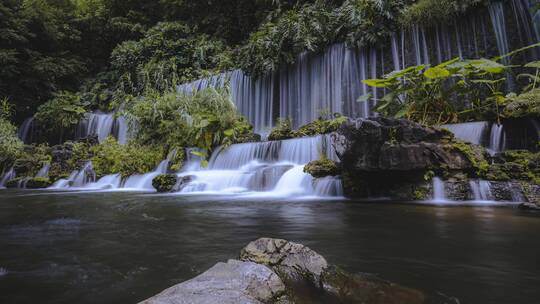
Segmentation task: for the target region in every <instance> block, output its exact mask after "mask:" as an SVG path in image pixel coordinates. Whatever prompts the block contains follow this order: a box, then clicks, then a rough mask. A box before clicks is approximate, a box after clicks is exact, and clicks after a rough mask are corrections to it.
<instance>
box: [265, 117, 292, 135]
mask: <svg viewBox="0 0 540 304" xmlns="http://www.w3.org/2000/svg"><path fill="white" fill-rule="evenodd" d="M293 137H294V133H293V130H292V128H291V120H290V119H279V120H278V122H277V124H276V126H275V127H274V128H273V129H272V131H271V132H270V135H268V140H283V139H289V138H293Z"/></svg>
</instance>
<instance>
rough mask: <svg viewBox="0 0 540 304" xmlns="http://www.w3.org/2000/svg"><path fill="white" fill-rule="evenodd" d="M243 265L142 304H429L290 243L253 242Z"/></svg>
mask: <svg viewBox="0 0 540 304" xmlns="http://www.w3.org/2000/svg"><path fill="white" fill-rule="evenodd" d="M240 260H241V261H237V260H229V261H228V262H227V263H218V264H216V265H215V266H214V267H212V268H211V269H209V270H208V271H206V272H204V273H203V274H201V275H199V276H198V277H196V278H194V279H191V280H189V281H186V282H184V283H181V284H178V285H176V286H173V287H171V288H169V289H167V290H165V291H163V292H162V293H160V294H158V295H156V296H154V297H152V298H150V299H148V300H146V301H144V302H142V303H144V304H172V303H174V304H181V303H192V304H196V303H201V304H202V303H225V304H226V303H266V304H270V303H275V304H278V303H279V304H285V303H291V304H292V303H359V304H360V303H361V304H364V303H369V304H417V303H418V304H420V303H425V296H424V294H423V293H421V292H419V291H417V290H413V289H409V288H405V287H401V286H398V285H395V284H392V283H389V282H386V281H382V280H380V279H378V278H375V277H372V276H368V275H351V274H349V273H346V272H345V271H343V270H341V269H339V268H338V267H336V266H332V265H329V264H328V262H327V261H326V259H325V258H324V257H323V256H321V255H320V254H318V253H317V252H315V251H313V250H311V249H310V248H308V247H306V246H304V245H302V244H298V243H293V242H289V241H286V240H281V239H271V238H261V239H258V240H256V241H253V242H251V243H249V244H248V245H247V246H246V247H245V248H244V249H242V250H241V252H240Z"/></svg>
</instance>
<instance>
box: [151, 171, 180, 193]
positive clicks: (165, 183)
mask: <svg viewBox="0 0 540 304" xmlns="http://www.w3.org/2000/svg"><path fill="white" fill-rule="evenodd" d="M177 181H178V177H177V176H176V175H175V174H161V175H158V176H156V177H154V179H153V180H152V186H153V187H154V188H155V189H156V190H157V192H171V191H172V190H173V189H174V186H175V185H176V182H177Z"/></svg>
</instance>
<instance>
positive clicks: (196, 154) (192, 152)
mask: <svg viewBox="0 0 540 304" xmlns="http://www.w3.org/2000/svg"><path fill="white" fill-rule="evenodd" d="M191 154H193V155H195V156H198V157H206V156H207V155H206V152H202V151H191Z"/></svg>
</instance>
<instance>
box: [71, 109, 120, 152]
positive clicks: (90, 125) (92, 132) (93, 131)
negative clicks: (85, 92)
mask: <svg viewBox="0 0 540 304" xmlns="http://www.w3.org/2000/svg"><path fill="white" fill-rule="evenodd" d="M76 135H77V136H76V137H77V138H85V137H88V136H97V138H98V141H99V142H100V143H101V142H103V141H105V139H107V137H109V136H114V137H115V138H116V139H117V140H118V142H119V143H120V144H126V143H127V141H128V140H129V136H130V130H129V127H128V124H127V122H126V119H125V118H124V117H121V116H120V117H118V118H115V114H114V113H103V112H100V111H97V112H92V113H86V114H85V117H84V118H83V119H82V120H81V121H80V122H79V124H78V126H77V133H76Z"/></svg>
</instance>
